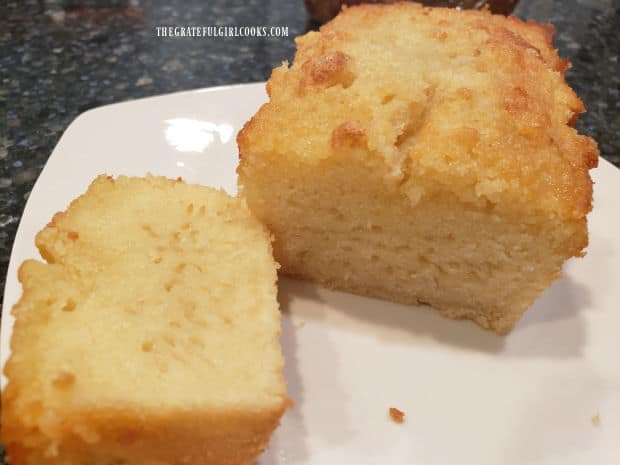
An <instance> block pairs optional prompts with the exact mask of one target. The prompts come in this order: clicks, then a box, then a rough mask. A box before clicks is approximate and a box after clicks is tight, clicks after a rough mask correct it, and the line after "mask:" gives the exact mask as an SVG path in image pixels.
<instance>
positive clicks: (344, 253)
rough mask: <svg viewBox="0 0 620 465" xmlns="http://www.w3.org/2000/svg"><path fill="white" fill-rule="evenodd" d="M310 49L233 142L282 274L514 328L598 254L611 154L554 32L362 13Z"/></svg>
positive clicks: (454, 13)
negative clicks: (595, 204)
mask: <svg viewBox="0 0 620 465" xmlns="http://www.w3.org/2000/svg"><path fill="white" fill-rule="evenodd" d="M297 44H298V50H297V54H296V56H295V60H294V63H293V64H292V66H288V65H287V64H284V65H283V66H281V67H279V68H276V69H275V70H274V71H273V74H272V76H271V78H270V79H269V82H268V83H267V91H268V93H269V97H270V99H269V103H267V104H266V105H264V106H263V107H262V108H261V109H260V111H259V112H258V113H257V114H256V115H255V116H254V117H253V118H252V120H251V121H249V122H248V123H247V124H246V126H245V127H244V129H243V131H241V133H240V134H239V136H238V139H237V140H238V144H239V152H240V157H241V162H240V166H239V169H238V172H239V176H240V178H239V182H240V188H241V189H242V192H243V193H244V195H245V196H246V198H247V202H248V205H249V207H250V208H251V210H252V211H253V213H255V214H256V215H257V216H258V218H259V219H260V220H262V221H263V222H264V223H265V224H266V225H267V227H268V228H269V229H270V230H271V231H272V233H273V234H274V236H275V242H274V250H275V256H276V260H278V261H279V262H280V263H281V264H282V267H283V271H284V272H285V273H287V274H290V275H298V276H301V277H304V278H308V279H311V280H315V281H318V282H320V283H323V284H325V285H327V286H330V287H334V288H337V289H342V290H346V291H350V292H353V293H357V294H363V295H368V296H376V297H381V298H385V299H389V300H394V301H398V302H404V303H412V304H415V303H428V304H430V305H432V306H433V307H435V308H437V309H438V310H439V311H440V312H441V313H442V314H443V315H445V316H447V317H450V318H467V319H471V320H474V321H475V322H477V323H478V324H479V325H481V326H482V327H484V328H489V329H492V330H494V331H496V332H498V333H500V334H505V333H507V332H508V331H510V330H511V328H512V327H513V325H514V324H515V322H516V321H517V320H518V318H519V317H520V316H521V315H522V314H523V312H524V311H525V310H526V309H527V308H528V307H529V306H530V305H531V304H532V302H533V301H534V300H535V299H536V298H537V297H538V296H539V295H540V294H541V292H542V290H543V289H544V288H546V287H547V286H549V285H550V284H551V283H552V282H553V281H554V280H555V279H556V278H557V277H558V275H559V273H560V269H561V267H562V263H563V262H564V261H565V260H566V259H567V258H569V257H573V256H580V255H582V254H583V250H584V248H585V247H586V245H587V242H588V233H587V226H586V214H587V213H588V212H589V211H590V208H591V200H592V182H591V179H590V176H589V173H588V170H589V169H590V168H592V167H594V166H596V164H597V158H598V151H597V146H596V143H595V142H594V141H593V140H592V139H590V138H588V137H585V136H582V135H579V134H578V133H577V132H576V131H575V129H574V128H573V127H572V126H573V123H574V122H575V120H576V118H577V115H578V114H579V113H581V112H583V111H584V107H583V105H582V102H581V101H580V100H579V98H578V97H577V96H576V95H575V93H574V92H573V91H572V90H571V89H570V87H569V86H568V85H567V84H566V82H565V80H564V71H565V70H566V69H567V67H568V63H567V62H566V61H563V60H561V59H559V58H558V55H557V53H556V51H555V50H554V49H553V47H552V27H551V26H548V25H544V26H543V25H539V24H535V23H532V22H528V23H525V22H522V21H520V20H519V19H517V18H507V17H504V16H498V15H492V14H491V13H489V12H486V11H458V10H452V9H444V8H424V7H421V6H419V5H417V4H414V3H400V4H391V5H363V6H358V7H351V8H348V9H345V10H343V11H342V12H341V13H340V15H339V16H338V17H336V18H335V19H334V20H333V21H332V22H330V23H328V24H327V25H325V26H323V27H322V28H321V30H320V32H310V33H308V34H306V35H304V36H303V37H300V38H299V39H298V40H297ZM557 310H558V311H562V309H557Z"/></svg>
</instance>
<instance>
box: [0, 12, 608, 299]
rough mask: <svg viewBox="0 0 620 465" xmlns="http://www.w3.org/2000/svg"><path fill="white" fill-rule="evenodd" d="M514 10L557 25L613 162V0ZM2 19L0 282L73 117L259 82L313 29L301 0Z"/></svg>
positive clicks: (586, 129) (573, 81) (571, 76)
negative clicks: (230, 34) (208, 31)
mask: <svg viewBox="0 0 620 465" xmlns="http://www.w3.org/2000/svg"><path fill="white" fill-rule="evenodd" d="M515 13H516V14H517V15H518V16H520V17H522V18H533V19H536V20H538V21H542V22H551V23H553V24H554V25H555V26H556V28H557V29H558V35H557V37H556V46H557V47H558V48H559V49H560V53H561V55H562V56H565V57H568V58H570V60H571V62H572V63H573V69H571V70H570V71H569V72H568V74H567V80H568V81H569V83H570V85H571V86H572V87H573V88H574V89H575V91H576V92H577V94H578V95H579V96H580V97H581V98H582V99H583V100H584V102H585V104H586V106H587V108H588V113H587V114H585V115H583V116H582V117H581V119H580V120H579V122H578V124H577V127H578V129H579V130H580V131H582V132H583V133H586V134H589V135H591V136H593V137H594V138H595V139H596V140H597V141H598V142H599V145H600V149H601V154H602V155H603V157H605V158H607V159H608V160H610V161H612V162H613V163H615V164H616V165H617V166H620V95H619V94H620V65H619V63H618V59H619V56H618V55H619V53H620V39H619V37H620V36H619V34H618V30H620V2H618V1H617V0H522V1H521V2H520V4H519V6H518V7H517V9H516V11H515ZM0 25H1V26H2V27H0V82H1V86H0V289H2V290H3V289H4V280H5V274H6V268H7V265H8V259H9V254H10V250H11V245H12V242H13V237H14V235H15V231H16V228H17V224H18V222H19V218H20V215H21V212H22V210H23V208H24V204H25V202H26V199H27V198H28V194H29V192H30V189H31V188H32V185H33V184H34V182H35V180H36V178H37V176H38V174H39V172H40V171H41V169H42V167H43V165H44V164H45V162H46V160H47V157H48V156H49V154H50V153H51V151H52V149H53V148H54V146H55V144H56V142H57V141H58V139H59V137H60V136H61V134H62V132H63V131H64V129H65V128H66V127H67V126H68V125H69V123H70V122H71V121H72V120H73V119H74V118H75V117H76V116H78V115H79V114H80V113H82V112H84V111H86V110H88V109H91V108H95V107H97V106H100V105H104V104H108V103H112V102H120V101H124V100H130V99H135V98H139V97H145V96H150V95H157V94H163V93H168V92H174V91H178V90H187V89H195V88H200V87H208V86H214V85H221V84H229V83H240V82H256V81H263V80H265V79H267V78H268V77H269V74H270V71H271V69H272V68H273V67H274V66H276V65H278V64H279V63H280V62H281V61H282V60H285V59H291V58H292V56H293V53H294V50H295V44H294V41H293V38H294V37H295V36H296V35H299V34H302V33H304V32H305V31H307V30H308V29H310V28H311V27H313V26H316V25H314V24H312V23H311V22H309V20H308V16H307V14H306V11H305V8H304V5H303V1H302V0H268V1H260V0H211V1H205V0H166V1H163V0H161V1H160V0H108V1H96V0H86V1H77V0H73V1H70V0H65V1H59V0H38V1H37V0H21V1H14V2H12V1H7V0H4V1H3V2H2V3H1V5H0ZM161 25H172V26H176V25H226V26H245V25H266V26H287V27H288V34H289V35H288V37H269V38H161V37H159V38H158V37H157V36H156V31H155V27H156V26H161ZM68 175H69V174H68ZM59 181H61V180H59ZM1 298H2V297H0V299H1Z"/></svg>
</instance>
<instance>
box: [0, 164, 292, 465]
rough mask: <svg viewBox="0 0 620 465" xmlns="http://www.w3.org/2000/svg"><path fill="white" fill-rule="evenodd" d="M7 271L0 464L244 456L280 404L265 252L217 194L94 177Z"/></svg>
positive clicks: (216, 462)
mask: <svg viewBox="0 0 620 465" xmlns="http://www.w3.org/2000/svg"><path fill="white" fill-rule="evenodd" d="M36 244H37V247H38V248H39V250H40V252H41V255H42V256H43V258H44V259H45V261H46V262H40V261H37V260H27V261H26V262H24V263H23V265H22V266H21V268H20V270H19V280H20V282H21V283H22V286H23V294H22V297H21V299H20V300H19V302H18V303H17V304H16V305H15V307H14V308H13V314H14V315H15V327H14V331H13V335H12V339H11V356H10V359H9V361H8V362H7V364H6V366H5V374H6V376H7V378H8V384H7V386H6V388H5V390H4V391H3V393H2V432H1V436H2V442H3V443H4V445H5V448H6V451H7V455H8V460H9V461H10V463H11V465H41V464H47V465H181V464H189V465H226V464H230V465H233V464H234V465H240V464H251V463H254V461H255V460H256V457H257V456H258V454H259V453H260V452H261V451H262V450H263V449H264V448H265V447H266V446H267V444H268V440H269V436H270V434H271V432H272V431H273V429H274V428H275V427H276V426H277V425H278V422H279V419H280V416H281V415H282V413H283V411H284V410H285V408H286V406H287V405H288V404H287V400H286V394H285V385H284V380H283V358H282V353H281V349H280V345H279V341H278V338H279V333H280V315H279V311H278V304H277V301H276V286H275V283H276V263H275V262H274V260H273V257H272V250H271V240H270V236H269V233H268V232H267V231H266V230H265V228H264V227H263V226H262V225H261V224H260V223H259V222H258V221H257V220H256V219H255V218H254V217H253V216H252V215H251V214H250V212H249V210H248V209H247V207H246V205H245V203H244V202H243V201H242V200H240V199H234V198H231V197H229V196H228V195H227V194H225V193H224V192H223V191H216V190H214V189H211V188H207V187H200V186H192V185H187V184H185V183H183V182H180V181H172V180H168V179H165V178H160V177H152V176H149V177H147V178H128V177H122V176H121V177H119V178H117V179H112V178H111V177H106V176H100V177H98V178H97V179H96V180H95V181H94V182H93V183H92V184H91V186H90V187H89V189H88V191H87V192H86V193H85V194H84V195H82V196H81V197H79V198H77V199H76V200H75V201H73V202H72V203H71V205H70V206H69V208H68V209H67V210H66V211H65V212H62V213H58V214H56V215H55V216H54V218H53V219H52V221H51V222H50V223H49V224H48V225H47V226H46V227H45V229H43V230H42V231H41V232H40V233H39V234H38V235H37V237H36Z"/></svg>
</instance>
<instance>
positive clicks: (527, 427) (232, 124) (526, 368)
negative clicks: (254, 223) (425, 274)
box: [1, 84, 620, 465]
mask: <svg viewBox="0 0 620 465" xmlns="http://www.w3.org/2000/svg"><path fill="white" fill-rule="evenodd" d="M265 100H266V95H265V92H264V85H263V84H251V85H241V86H230V87H221V88H215V89H204V90H198V91H193V92H184V93H178V94H171V95H164V96H161V97H153V98H147V99H144V100H137V101H133V102H127V103H121V104H116V105H110V106H105V107H102V108H98V109H95V110H91V111H89V112H87V113H84V114H83V115H81V116H80V117H79V118H77V119H76V120H75V121H74V122H73V123H72V124H71V126H70V127H69V128H68V129H67V131H66V132H65V134H64V135H63V136H62V138H61V140H60V141H59V142H58V145H57V146H56V148H55V149H54V152H53V153H52V155H51V157H50V159H49V161H48V162H47V165H46V166H45V169H44V170H43V172H42V174H41V176H40V177H39V179H38V180H37V182H36V184H35V186H34V189H33V190H32V193H31V195H30V198H29V199H28V203H27V205H26V209H25V211H24V215H23V218H22V220H21V223H20V225H19V229H18V232H17V237H16V239H15V244H14V246H13V252H12V255H11V262H10V265H9V270H8V276H7V284H6V289H5V294H4V311H3V313H2V335H1V343H2V345H1V349H2V354H1V355H2V365H4V362H5V361H6V358H7V357H8V355H9V339H10V335H11V327H12V324H13V320H12V317H11V315H10V309H11V307H12V306H13V304H14V303H15V302H16V301H17V299H18V298H19V296H20V293H21V288H20V285H19V283H18V281H17V269H18V267H19V265H20V263H21V262H22V261H23V260H24V259H26V258H30V257H36V258H38V257H39V254H38V252H37V250H36V248H35V246H34V236H35V234H36V233H37V232H38V231H39V230H40V229H42V228H43V227H44V226H45V224H46V223H47V222H48V221H49V220H50V218H51V217H52V215H53V214H54V213H55V212H56V211H59V210H63V209H64V208H66V206H67V205H68V203H69V201H70V200H71V199H73V198H74V197H76V196H78V195H80V194H81V193H83V192H84V191H85V190H86V187H87V186H88V184H89V183H90V182H91V181H92V179H93V178H94V177H95V176H97V175H98V174H101V173H108V174H112V175H119V174H127V175H145V174H146V173H147V172H151V173H153V174H159V175H165V176H168V177H172V178H176V177H178V176H182V177H183V178H184V179H185V180H187V181H188V182H190V183H201V184H206V185H210V186H214V187H223V188H224V189H226V190H227V191H228V192H229V193H231V194H235V191H236V187H235V186H236V174H235V168H236V165H237V148H236V144H235V134H236V133H237V131H238V130H239V129H240V128H241V127H242V125H243V123H244V122H245V121H246V120H247V119H248V118H249V117H250V116H251V115H252V114H253V113H254V112H255V111H256V110H257V109H258V107H259V105H260V104H261V103H263V102H264V101H265ZM593 175H594V179H595V181H596V187H595V201H594V205H595V207H594V211H593V213H592V214H591V215H590V217H589V222H590V246H589V247H588V254H587V256H586V257H585V258H583V259H578V260H571V261H570V262H569V263H567V265H566V267H565V270H564V275H563V277H562V279H560V280H559V281H557V282H556V283H555V284H554V285H553V286H552V287H551V288H550V289H548V290H547V291H546V292H545V293H544V295H543V296H542V297H541V298H540V299H539V300H538V301H537V302H536V304H535V305H534V308H532V309H530V310H529V311H528V313H527V314H526V315H525V317H524V318H523V319H522V320H521V321H520V322H519V324H518V325H517V327H516V328H515V330H514V331H513V332H512V333H511V334H510V335H508V336H507V337H499V336H496V335H494V334H491V333H489V332H486V331H483V330H481V329H479V328H478V327H476V326H474V325H473V324H472V323H469V322H458V321H450V320H446V319H443V318H441V317H440V316H438V315H437V314H436V313H435V312H433V311H430V310H428V309H424V308H411V307H407V306H403V305H397V304H392V303H389V302H383V301H379V300H374V299H366V298H362V297H356V296H353V295H349V294H344V293H339V292H331V291H328V290H325V289H322V288H320V287H317V286H315V285H312V284H309V283H303V282H299V281H293V280H288V279H282V280H281V286H280V304H281V306H282V310H283V312H284V319H283V335H282V343H283V347H284V355H285V358H286V379H287V382H288V389H289V395H290V397H291V398H292V399H293V400H294V401H295V407H294V408H293V409H292V410H289V411H288V412H287V413H286V415H285V416H284V418H283V420H282V424H281V426H280V427H279V428H278V430H277V431H276V433H275V434H274V436H273V438H272V440H271V446H270V448H269V450H268V451H267V452H266V453H265V454H263V456H262V457H261V459H260V461H259V463H260V464H263V465H267V464H271V465H275V464H280V465H284V464H289V465H303V464H321V465H335V464H355V465H363V464H382V465H383V464H385V465H389V464H398V465H401V464H408V465H409V464H410V465H414V464H420V465H456V464H465V465H474V464H475V465H526V464H545V465H551V464H557V465H595V464H598V465H602V464H609V465H611V464H614V465H617V464H618V463H620V285H619V284H620V235H619V232H620V218H619V212H620V209H618V199H619V198H620V171H619V170H617V169H616V168H615V167H613V166H612V165H611V164H609V163H607V162H605V161H604V160H601V162H600V167H599V168H598V169H596V170H594V172H593ZM4 381H5V380H4V379H3V380H2V382H3V385H4ZM389 407H397V408H399V409H401V410H403V411H404V412H405V413H406V420H405V422H404V423H403V424H396V423H394V422H392V421H390V419H389V417H388V408H389ZM597 415H598V417H596V418H598V419H600V422H598V421H596V420H595V419H593V418H594V417H595V416H597Z"/></svg>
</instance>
